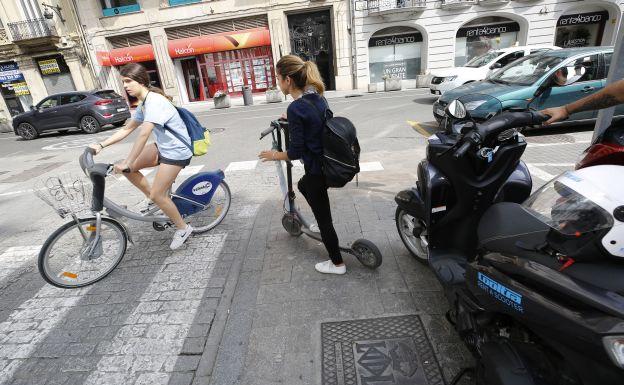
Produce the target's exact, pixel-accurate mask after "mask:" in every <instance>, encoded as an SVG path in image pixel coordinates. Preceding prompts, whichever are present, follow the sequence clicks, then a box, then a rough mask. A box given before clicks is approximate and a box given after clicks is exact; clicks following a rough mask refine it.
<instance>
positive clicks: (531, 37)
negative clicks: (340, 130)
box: [355, 0, 624, 89]
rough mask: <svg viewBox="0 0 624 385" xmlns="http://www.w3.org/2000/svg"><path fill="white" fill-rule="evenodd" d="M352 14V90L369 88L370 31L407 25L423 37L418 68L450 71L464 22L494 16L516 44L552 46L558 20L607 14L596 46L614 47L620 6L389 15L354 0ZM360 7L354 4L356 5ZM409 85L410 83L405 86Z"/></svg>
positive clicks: (429, 9) (507, 5) (531, 2)
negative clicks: (505, 23)
mask: <svg viewBox="0 0 624 385" xmlns="http://www.w3.org/2000/svg"><path fill="white" fill-rule="evenodd" d="M355 2H356V7H355V9H357V11H356V12H355V31H356V41H357V43H356V50H355V51H356V57H357V60H356V61H357V67H356V71H355V76H356V77H357V87H358V88H359V89H365V88H366V87H367V85H368V84H369V55H368V42H369V39H370V37H371V36H372V35H373V33H375V32H376V31H379V30H381V29H383V28H386V27H389V26H410V27H413V28H416V29H417V30H418V31H420V32H421V34H422V35H423V48H422V51H423V53H422V69H423V71H422V72H423V73H424V74H426V73H429V72H430V71H431V70H435V69H444V68H450V67H453V66H454V65H455V49H456V47H455V40H456V34H457V31H458V30H459V29H460V28H461V27H462V26H463V25H465V24H466V23H468V22H470V21H472V20H474V19H477V18H480V17H484V16H500V17H505V18H508V19H511V20H514V21H516V22H518V24H519V25H520V32H519V33H518V44H519V45H537V44H547V45H552V44H554V41H555V29H556V24H557V21H558V20H559V17H560V16H562V15H564V14H569V13H572V12H593V11H599V10H607V11H609V16H610V19H609V21H608V22H607V23H606V25H605V30H604V34H603V38H602V45H612V44H614V43H615V38H616V36H615V33H616V32H615V31H617V26H618V25H619V24H620V23H621V19H622V13H623V12H624V2H622V1H619V0H599V1H575V0H569V1H568V0H564V1H553V0H524V1H507V2H504V1H503V2H497V3H491V2H490V3H489V4H486V3H485V2H481V1H479V2H475V4H474V5H472V6H467V7H463V8H451V9H448V8H443V7H442V1H427V3H426V4H427V5H426V9H424V10H419V11H415V10H410V9H403V10H401V12H398V13H395V14H385V15H382V16H380V15H378V14H375V13H372V12H369V11H368V10H366V9H365V8H366V4H367V2H366V1H357V0H355ZM358 3H360V4H358ZM407 83H408V86H409V85H414V84H413V83H415V82H407Z"/></svg>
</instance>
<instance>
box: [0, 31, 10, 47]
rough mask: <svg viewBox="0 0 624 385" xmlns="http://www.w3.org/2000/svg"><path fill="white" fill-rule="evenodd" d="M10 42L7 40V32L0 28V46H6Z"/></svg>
mask: <svg viewBox="0 0 624 385" xmlns="http://www.w3.org/2000/svg"><path fill="white" fill-rule="evenodd" d="M10 42H11V41H10V40H9V36H8V35H7V31H6V29H4V28H0V45H1V44H8V43H10Z"/></svg>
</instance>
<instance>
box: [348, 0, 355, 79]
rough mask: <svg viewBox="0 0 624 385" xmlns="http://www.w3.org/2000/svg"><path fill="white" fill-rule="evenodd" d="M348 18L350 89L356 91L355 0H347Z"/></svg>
mask: <svg viewBox="0 0 624 385" xmlns="http://www.w3.org/2000/svg"><path fill="white" fill-rule="evenodd" d="M349 16H350V17H351V30H350V31H349V33H350V35H351V69H352V71H351V74H352V76H351V81H352V84H351V86H352V88H353V89H354V90H357V39H356V36H355V0H349Z"/></svg>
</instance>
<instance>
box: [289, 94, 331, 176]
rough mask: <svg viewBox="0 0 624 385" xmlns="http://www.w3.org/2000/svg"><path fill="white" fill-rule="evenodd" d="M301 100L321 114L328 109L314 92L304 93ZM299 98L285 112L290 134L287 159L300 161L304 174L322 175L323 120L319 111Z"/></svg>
mask: <svg viewBox="0 0 624 385" xmlns="http://www.w3.org/2000/svg"><path fill="white" fill-rule="evenodd" d="M301 98H306V100H309V101H310V102H312V103H314V105H315V106H316V107H317V108H318V110H319V111H321V112H323V113H324V112H325V110H326V109H327V108H328V106H327V102H326V101H325V99H323V98H322V97H321V96H320V95H319V94H318V93H316V92H306V93H305V94H304V95H303V96H302V97H301ZM301 98H300V99H297V100H295V101H293V102H292V103H290V105H289V106H288V110H287V111H286V115H287V119H288V130H289V134H290V142H289V145H288V151H287V153H288V159H290V160H295V159H301V160H302V161H303V166H304V169H305V172H306V174H312V175H323V170H322V168H321V157H322V156H323V128H324V123H323V118H322V117H321V114H320V113H319V111H317V110H316V109H315V108H314V107H312V106H311V105H309V104H308V103H306V102H305V101H303V100H301Z"/></svg>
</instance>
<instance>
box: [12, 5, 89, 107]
mask: <svg viewBox="0 0 624 385" xmlns="http://www.w3.org/2000/svg"><path fill="white" fill-rule="evenodd" d="M43 4H46V5H45V6H44V5H43ZM81 37H82V33H80V24H79V23H78V22H77V14H76V12H75V0H73V1H69V0H60V1H49V0H48V1H38V0H2V1H1V2H0V95H1V97H0V118H4V119H10V118H11V117H12V116H15V115H17V114H19V113H22V112H24V111H27V110H28V109H29V108H30V106H32V105H36V104H37V103H38V102H40V101H41V100H42V99H44V98H45V97H46V96H48V95H50V94H55V93H59V92H66V91H74V90H85V89H90V88H94V86H95V84H94V79H93V75H92V74H93V71H92V69H91V68H90V66H89V61H88V57H87V54H86V52H85V51H84V49H83V44H82V38H81Z"/></svg>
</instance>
